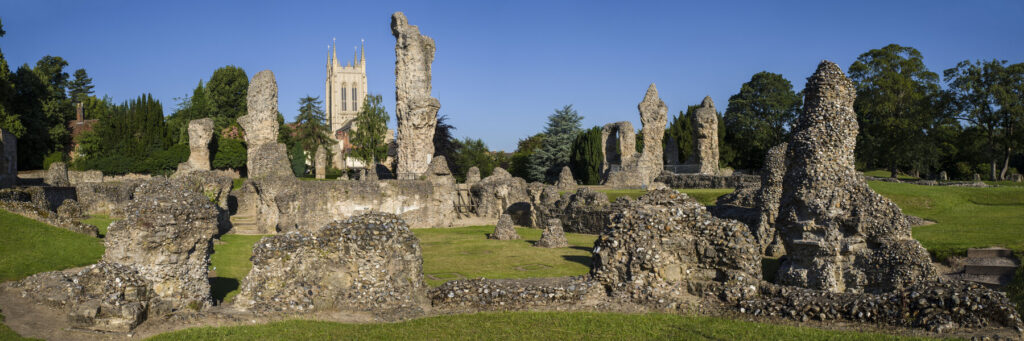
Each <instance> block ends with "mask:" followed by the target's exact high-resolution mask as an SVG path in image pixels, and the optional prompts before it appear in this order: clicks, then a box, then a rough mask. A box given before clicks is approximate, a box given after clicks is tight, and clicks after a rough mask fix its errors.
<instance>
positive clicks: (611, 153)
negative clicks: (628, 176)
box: [601, 121, 637, 177]
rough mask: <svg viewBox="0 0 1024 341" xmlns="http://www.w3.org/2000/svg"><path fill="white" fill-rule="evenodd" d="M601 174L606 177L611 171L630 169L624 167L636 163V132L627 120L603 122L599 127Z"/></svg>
mask: <svg viewBox="0 0 1024 341" xmlns="http://www.w3.org/2000/svg"><path fill="white" fill-rule="evenodd" d="M601 151H603V152H604V157H603V159H601V174H602V175H603V176H604V177H607V176H608V175H609V174H610V173H612V172H613V171H616V172H617V171H620V170H625V171H632V170H633V169H625V167H633V166H635V165H636V163H635V161H634V160H636V156H637V155H636V154H637V153H636V132H635V131H634V130H633V123H630V122H629V121H622V122H615V123H608V124H605V125H604V127H601Z"/></svg>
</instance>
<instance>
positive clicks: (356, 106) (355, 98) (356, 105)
mask: <svg viewBox="0 0 1024 341" xmlns="http://www.w3.org/2000/svg"><path fill="white" fill-rule="evenodd" d="M357 102H359V96H356V88H352V110H356V111H358V110H359V103H357Z"/></svg>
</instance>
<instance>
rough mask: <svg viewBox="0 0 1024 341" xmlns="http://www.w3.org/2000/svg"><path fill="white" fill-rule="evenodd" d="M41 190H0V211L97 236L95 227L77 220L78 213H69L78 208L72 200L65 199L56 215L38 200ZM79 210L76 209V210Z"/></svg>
mask: <svg viewBox="0 0 1024 341" xmlns="http://www.w3.org/2000/svg"><path fill="white" fill-rule="evenodd" d="M42 189H43V188H41V187H30V188H27V189H26V188H5V189H0V209H4V210H6V211H9V212H12V213H16V214H19V215H21V216H23V217H26V218H29V219H32V220H35V221H39V222H43V223H45V224H49V225H53V226H56V227H59V228H62V229H65V230H68V231H71V232H75V233H81V234H84V235H87V236H90V237H96V236H98V235H99V232H98V230H97V228H96V226H92V225H89V224H83V223H82V222H81V221H80V220H79V219H81V214H80V211H79V215H78V216H74V212H71V211H74V208H73V207H72V206H78V205H77V203H76V202H75V200H74V199H70V198H69V199H65V200H64V204H62V205H61V206H60V207H57V208H56V211H57V212H61V213H57V212H55V211H54V210H53V209H51V208H50V206H49V202H48V201H46V200H39V196H40V194H41V193H42V192H43V190H42ZM30 190H31V191H30ZM80 209H81V208H80V207H78V210H80Z"/></svg>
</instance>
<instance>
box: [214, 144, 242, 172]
mask: <svg viewBox="0 0 1024 341" xmlns="http://www.w3.org/2000/svg"><path fill="white" fill-rule="evenodd" d="M215 141H216V146H215V150H216V152H215V153H214V154H213V162H212V163H211V164H210V166H212V167H213V168H214V169H237V170H242V169H245V162H246V160H247V154H246V153H247V151H246V149H245V142H243V141H242V140H236V139H229V138H217V139H216V140H215Z"/></svg>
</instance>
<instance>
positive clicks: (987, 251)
mask: <svg viewBox="0 0 1024 341" xmlns="http://www.w3.org/2000/svg"><path fill="white" fill-rule="evenodd" d="M1010 257H1013V252H1011V251H1010V250H1009V249H1004V248H1001V247H988V248H984V249H967V258H1010Z"/></svg>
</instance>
